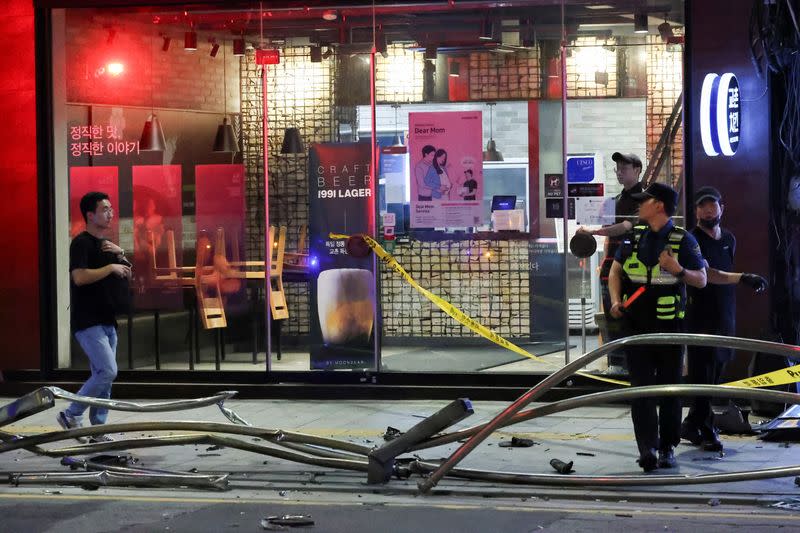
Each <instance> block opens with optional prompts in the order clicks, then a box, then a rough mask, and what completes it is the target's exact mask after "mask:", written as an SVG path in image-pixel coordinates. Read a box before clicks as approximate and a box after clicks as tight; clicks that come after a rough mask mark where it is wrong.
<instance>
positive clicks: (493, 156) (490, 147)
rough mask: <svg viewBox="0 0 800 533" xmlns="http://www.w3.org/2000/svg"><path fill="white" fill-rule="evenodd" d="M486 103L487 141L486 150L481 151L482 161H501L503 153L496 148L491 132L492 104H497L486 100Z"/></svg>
mask: <svg viewBox="0 0 800 533" xmlns="http://www.w3.org/2000/svg"><path fill="white" fill-rule="evenodd" d="M486 105H488V106H489V142H487V143H486V150H485V151H484V152H483V160H484V161H503V154H501V153H500V152H499V151H498V150H497V145H496V144H495V142H494V138H493V133H494V124H493V117H494V112H493V109H494V106H495V105H497V104H496V103H495V102H488V103H487V104H486Z"/></svg>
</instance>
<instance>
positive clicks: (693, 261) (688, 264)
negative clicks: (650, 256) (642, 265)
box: [658, 233, 707, 289]
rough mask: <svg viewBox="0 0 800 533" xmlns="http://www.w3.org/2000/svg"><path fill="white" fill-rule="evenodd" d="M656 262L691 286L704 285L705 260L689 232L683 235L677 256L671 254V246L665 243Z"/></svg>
mask: <svg viewBox="0 0 800 533" xmlns="http://www.w3.org/2000/svg"><path fill="white" fill-rule="evenodd" d="M678 258H680V260H681V261H680V262H678ZM658 264H659V266H660V267H661V268H663V269H665V270H666V271H667V272H669V273H670V274H672V275H673V276H675V277H676V278H678V279H680V280H681V281H683V282H684V283H686V284H687V285H689V286H691V287H695V288H697V289H702V288H703V287H705V286H706V282H707V279H706V265H705V260H704V259H703V255H702V254H701V253H700V246H699V245H698V244H697V241H696V240H695V238H694V237H693V236H692V234H691V233H687V234H686V235H684V237H683V240H682V241H681V246H680V250H679V252H678V257H675V256H674V255H673V253H672V248H670V247H669V245H667V246H666V247H665V248H664V249H663V250H662V251H661V254H660V255H659V256H658ZM684 265H685V266H684Z"/></svg>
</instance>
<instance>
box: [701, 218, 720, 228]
mask: <svg viewBox="0 0 800 533" xmlns="http://www.w3.org/2000/svg"><path fill="white" fill-rule="evenodd" d="M721 219H722V217H714V218H712V219H710V220H708V219H705V218H701V219H700V220H699V221H698V222H699V223H700V225H701V226H703V227H704V228H706V229H714V228H716V227H717V226H719V222H720V220H721Z"/></svg>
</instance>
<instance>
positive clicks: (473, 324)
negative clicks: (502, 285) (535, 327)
mask: <svg viewBox="0 0 800 533" xmlns="http://www.w3.org/2000/svg"><path fill="white" fill-rule="evenodd" d="M329 237H330V238H331V239H348V238H350V237H349V235H341V234H338V233H331V234H330V235H329ZM361 237H363V238H364V241H365V242H366V243H367V245H368V246H369V247H370V248H371V249H372V251H373V252H375V255H377V256H378V258H379V259H380V260H381V261H383V262H384V263H385V264H386V266H388V267H389V268H391V269H392V270H394V271H395V272H397V273H398V274H400V276H402V277H403V279H405V280H406V281H407V282H408V284H409V285H411V286H412V287H414V288H415V289H416V290H417V291H419V292H420V293H422V294H423V295H424V296H425V297H426V298H427V299H429V300H430V301H431V302H433V303H434V304H436V305H437V306H438V307H439V309H441V310H442V311H444V312H445V313H447V314H448V315H449V316H450V317H452V318H454V319H456V320H457V321H458V322H460V323H461V324H463V325H465V326H466V327H468V328H469V329H471V330H472V331H474V332H475V333H477V334H478V335H480V336H482V337H484V338H486V339H489V340H490V341H492V342H493V343H495V344H497V345H499V346H502V347H503V348H505V349H507V350H511V351H512V352H514V353H517V354H519V355H522V356H524V357H528V358H530V359H533V360H534V361H539V362H540V363H544V364H546V365H549V366H553V367H556V368H560V365H558V364H556V363H551V362H550V361H547V360H545V359H542V358H541V357H537V356H535V355H533V354H532V353H530V352H528V351H526V350H524V349H522V348H520V347H519V346H517V345H516V344H514V343H512V342H510V341H508V340H506V339H505V338H503V337H501V336H500V335H498V334H497V333H495V332H494V331H492V330H491V329H489V328H487V327H486V326H484V325H483V324H481V323H479V322H478V321H476V320H475V319H474V318H471V317H470V316H469V315H467V314H466V313H464V312H463V311H461V310H460V309H458V308H457V307H455V306H454V305H453V304H451V303H450V302H448V301H447V300H445V299H444V298H440V297H439V296H436V295H435V294H433V293H432V292H430V291H429V290H428V289H426V288H424V287H422V286H420V284H419V283H417V282H416V280H415V279H414V278H412V277H411V274H409V273H408V272H406V270H405V269H404V268H403V267H402V266H401V265H400V263H398V262H397V260H396V259H395V258H394V257H392V255H391V254H389V252H387V251H386V250H384V249H383V247H382V246H381V245H380V244H378V242H377V241H375V239H372V238H371V237H369V236H368V235H361ZM576 373H577V374H578V375H580V376H584V377H587V378H590V379H596V380H598V381H605V382H607V383H613V384H615V385H630V383H628V382H627V381H620V380H617V379H610V378H606V377H603V376H595V375H593V374H586V373H585V372H576Z"/></svg>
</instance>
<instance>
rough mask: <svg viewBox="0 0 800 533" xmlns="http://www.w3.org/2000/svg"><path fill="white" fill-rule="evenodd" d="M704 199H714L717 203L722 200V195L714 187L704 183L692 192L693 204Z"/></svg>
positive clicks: (697, 203) (698, 203)
mask: <svg viewBox="0 0 800 533" xmlns="http://www.w3.org/2000/svg"><path fill="white" fill-rule="evenodd" d="M705 200H716V201H717V202H718V203H719V202H721V201H722V195H721V194H720V193H719V191H718V190H717V189H715V188H714V187H711V186H710V185H705V186H703V187H700V188H699V189H697V192H696V193H694V205H700V204H701V203H703V202H704V201H705Z"/></svg>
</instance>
